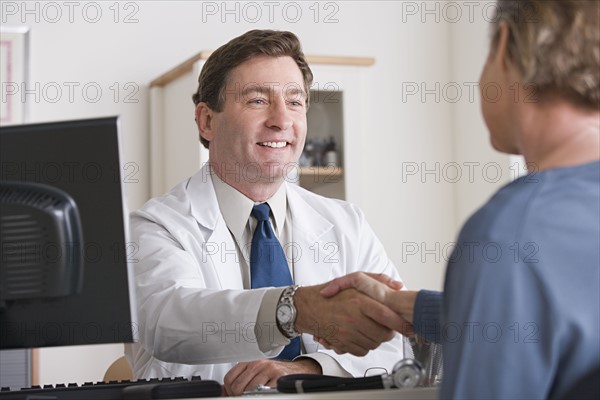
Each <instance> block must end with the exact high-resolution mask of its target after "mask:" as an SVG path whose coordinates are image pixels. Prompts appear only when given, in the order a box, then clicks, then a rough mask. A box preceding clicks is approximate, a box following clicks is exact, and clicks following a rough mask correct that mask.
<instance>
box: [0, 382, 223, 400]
mask: <svg viewBox="0 0 600 400" xmlns="http://www.w3.org/2000/svg"><path fill="white" fill-rule="evenodd" d="M219 396H221V385H220V384H219V383H218V382H217V381H211V380H202V379H201V378H200V377H192V378H191V379H187V378H163V379H139V380H136V381H118V382H117V381H112V382H108V383H106V382H96V383H92V382H87V383H84V384H83V385H78V384H76V383H69V384H68V385H65V384H58V385H54V386H53V385H44V386H43V387H39V386H37V387H36V386H34V387H31V388H24V389H21V390H10V389H8V388H2V389H1V390H0V399H2V400H9V399H11V400H13V399H14V400H17V399H18V400H35V399H44V400H45V399H57V400H58V399H60V400H63V399H64V400H71V399H72V400H86V399H94V400H114V399H125V400H127V399H189V398H195V397H219Z"/></svg>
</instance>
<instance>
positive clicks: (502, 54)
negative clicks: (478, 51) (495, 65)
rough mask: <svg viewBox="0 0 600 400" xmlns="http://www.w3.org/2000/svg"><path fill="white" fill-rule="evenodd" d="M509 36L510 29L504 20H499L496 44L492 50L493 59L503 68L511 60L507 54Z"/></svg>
mask: <svg viewBox="0 0 600 400" xmlns="http://www.w3.org/2000/svg"><path fill="white" fill-rule="evenodd" d="M509 37H510V29H509V27H508V23H507V22H506V21H500V24H499V26H498V44H497V45H496V49H495V52H494V55H493V57H494V59H495V60H496V61H497V62H500V64H501V66H502V68H503V69H507V68H509V67H510V66H511V64H512V62H511V60H510V58H509V56H508V39H509Z"/></svg>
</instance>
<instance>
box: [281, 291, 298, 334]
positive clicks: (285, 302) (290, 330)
mask: <svg viewBox="0 0 600 400" xmlns="http://www.w3.org/2000/svg"><path fill="white" fill-rule="evenodd" d="M298 288H300V286H298V285H292V286H288V287H286V288H285V289H284V290H283V293H281V297H279V302H278V303H277V312H276V314H275V317H276V318H275V319H276V320H277V325H278V326H279V329H280V330H281V332H282V333H283V334H284V335H285V336H286V337H288V338H289V339H292V338H295V337H296V336H300V333H299V332H297V331H296V329H295V328H294V323H295V322H296V307H295V306H294V294H296V290H298Z"/></svg>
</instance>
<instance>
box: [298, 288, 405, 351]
mask: <svg viewBox="0 0 600 400" xmlns="http://www.w3.org/2000/svg"><path fill="white" fill-rule="evenodd" d="M325 286H327V283H326V284H322V285H316V286H305V287H300V288H299V289H298V291H297V292H296V295H295V296H294V304H295V306H296V310H297V316H296V323H295V328H296V330H297V331H298V332H302V333H306V334H311V335H313V336H314V337H315V338H317V339H318V338H321V339H324V342H323V343H327V344H328V348H332V349H333V350H335V352H336V353H338V354H343V353H351V354H354V355H355V356H364V355H366V354H367V353H368V352H369V351H370V350H373V349H375V348H377V347H378V346H379V345H380V344H381V343H383V342H387V341H389V340H392V339H393V338H394V336H395V335H396V333H395V331H396V330H399V329H400V327H401V325H402V324H403V323H405V321H404V320H403V319H402V318H401V317H400V316H398V315H397V314H396V313H395V312H394V311H392V310H391V309H390V308H389V307H387V306H385V305H383V304H381V303H379V302H377V301H376V300H373V299H372V298H371V297H369V296H367V295H365V294H363V293H360V292H359V291H358V290H355V289H346V290H342V291H340V292H339V293H337V294H336V295H334V296H331V297H329V298H326V297H323V296H321V295H320V292H321V290H322V289H323V288H325Z"/></svg>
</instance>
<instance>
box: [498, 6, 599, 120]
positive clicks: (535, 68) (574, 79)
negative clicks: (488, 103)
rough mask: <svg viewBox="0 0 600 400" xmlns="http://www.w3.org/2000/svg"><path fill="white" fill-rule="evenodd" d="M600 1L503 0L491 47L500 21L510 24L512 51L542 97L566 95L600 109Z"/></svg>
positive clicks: (513, 59) (511, 55)
mask: <svg viewBox="0 0 600 400" xmlns="http://www.w3.org/2000/svg"><path fill="white" fill-rule="evenodd" d="M599 12H600V2H598V1H589V0H568V1H565V0H558V1H557V0H543V1H539V0H538V1H535V0H498V2H497V7H496V16H495V18H494V22H495V24H494V28H493V29H492V42H491V52H492V54H493V52H494V51H495V50H496V48H497V46H498V41H499V38H500V30H499V24H500V21H506V23H507V24H508V28H509V38H508V44H507V52H508V57H509V59H510V61H511V62H512V63H513V64H514V65H515V66H516V68H517V69H518V70H519V72H520V74H521V76H522V79H523V82H522V83H524V84H532V85H533V86H532V87H533V88H534V89H535V90H536V92H537V97H538V99H539V100H542V101H544V100H552V99H553V98H555V97H559V98H564V99H566V100H568V101H570V102H572V103H574V104H577V105H580V106H583V107H585V108H591V109H592V110H598V109H600V82H599V81H600V73H599V72H598V71H600V27H599V26H600V24H599V23H598V15H599Z"/></svg>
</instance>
